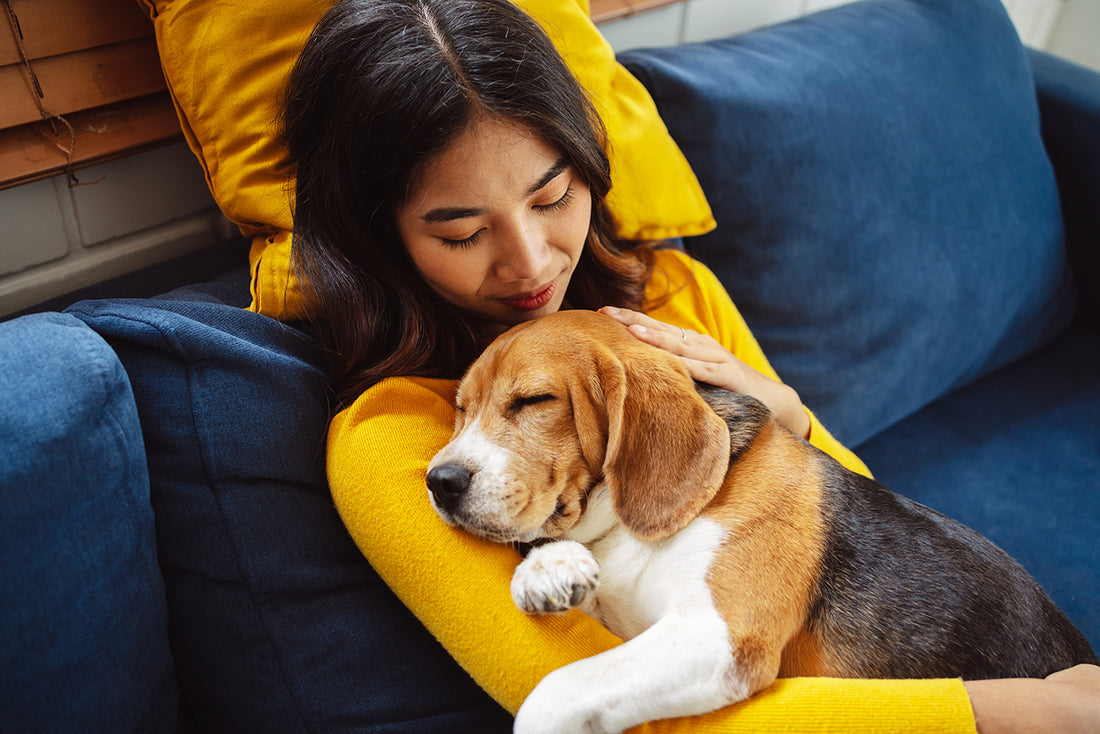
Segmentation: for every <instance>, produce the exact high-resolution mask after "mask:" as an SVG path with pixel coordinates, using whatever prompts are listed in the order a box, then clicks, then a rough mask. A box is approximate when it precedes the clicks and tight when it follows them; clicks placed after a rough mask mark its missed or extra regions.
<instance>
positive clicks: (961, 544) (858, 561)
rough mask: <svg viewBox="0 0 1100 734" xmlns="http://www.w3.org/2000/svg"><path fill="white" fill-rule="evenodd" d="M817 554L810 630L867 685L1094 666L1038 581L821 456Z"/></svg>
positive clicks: (965, 531)
mask: <svg viewBox="0 0 1100 734" xmlns="http://www.w3.org/2000/svg"><path fill="white" fill-rule="evenodd" d="M821 460H822V463H823V466H822V470H823V473H824V474H825V476H826V482H825V484H826V487H825V492H824V495H823V504H824V506H823V508H822V511H823V514H824V518H825V522H826V536H827V545H826V552H825V558H824V564H823V568H822V570H821V575H820V578H819V583H818V587H817V591H816V597H815V599H814V602H813V605H812V608H811V620H810V628H811V631H812V632H814V633H816V634H817V635H819V636H820V637H821V638H822V639H823V640H825V641H826V646H827V647H829V648H832V649H834V650H839V651H841V655H842V657H843V658H844V659H845V660H846V661H847V662H849V663H850V664H853V665H857V666H858V667H857V668H856V669H855V670H853V671H852V672H853V674H855V675H858V676H860V677H876V678H910V677H917V678H931V677H959V676H961V677H962V678H965V679H967V680H974V679H980V678H1008V677H1037V678H1042V677H1045V676H1047V675H1049V674H1050V673H1053V672H1055V671H1058V670H1063V669H1065V668H1068V667H1071V666H1073V665H1075V664H1077V663H1096V662H1097V658H1096V654H1095V653H1094V652H1093V651H1092V648H1091V647H1090V646H1089V644H1088V642H1087V641H1086V640H1085V638H1084V636H1083V635H1082V634H1081V633H1080V632H1079V631H1078V630H1077V628H1075V627H1074V626H1073V624H1072V623H1071V622H1070V621H1069V620H1068V619H1067V618H1066V616H1065V615H1064V614H1063V613H1062V612H1061V610H1059V609H1058V607H1057V606H1055V604H1054V602H1052V601H1051V600H1050V598H1049V597H1048V596H1047V595H1046V594H1045V593H1044V592H1043V590H1042V588H1040V586H1039V584H1038V583H1037V582H1036V581H1035V580H1034V579H1033V578H1031V576H1030V575H1029V574H1028V573H1027V572H1026V571H1025V570H1024V569H1023V568H1022V567H1021V566H1020V565H1019V564H1018V563H1016V561H1014V560H1013V559H1012V558H1010V557H1009V556H1008V554H1006V553H1005V552H1004V551H1003V550H1001V549H1000V548H998V547H997V546H995V545H994V544H993V543H992V542H990V541H989V540H987V539H986V538H984V537H982V536H981V535H979V534H978V533H976V532H975V531H973V530H971V529H970V528H967V527H965V526H964V525H962V524H960V523H957V522H955V521H954V520H951V519H950V518H947V517H944V516H943V515H941V514H939V513H937V512H935V511H933V510H930V509H929V508H927V507H924V506H923V505H920V504H917V503H916V502H912V501H911V500H908V499H906V498H904V497H900V496H899V495H896V494H894V493H893V492H890V491H888V490H886V489H885V488H883V487H882V486H880V485H879V484H877V483H876V482H874V481H872V480H870V479H867V478H866V477H863V476H861V475H859V474H855V473H854V472H850V471H848V470H847V469H845V468H844V467H842V466H841V465H840V464H838V463H836V462H835V461H833V460H832V459H830V458H829V457H827V456H825V455H824V454H822V457H821Z"/></svg>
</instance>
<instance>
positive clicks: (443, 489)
mask: <svg viewBox="0 0 1100 734" xmlns="http://www.w3.org/2000/svg"><path fill="white" fill-rule="evenodd" d="M472 477H473V475H472V474H471V473H470V470H469V469H466V468H465V467H462V466H459V465H458V464H441V465H440V466H437V467H434V468H433V469H432V470H431V471H429V472H428V478H427V479H428V489H429V490H431V493H432V496H433V497H435V501H436V504H437V505H439V506H440V507H441V508H443V510H445V511H446V512H447V513H448V514H450V515H454V514H455V512H456V511H457V509H458V504H459V503H460V502H461V501H462V496H463V495H464V494H465V493H466V490H468V489H469V488H470V480H471V478H472Z"/></svg>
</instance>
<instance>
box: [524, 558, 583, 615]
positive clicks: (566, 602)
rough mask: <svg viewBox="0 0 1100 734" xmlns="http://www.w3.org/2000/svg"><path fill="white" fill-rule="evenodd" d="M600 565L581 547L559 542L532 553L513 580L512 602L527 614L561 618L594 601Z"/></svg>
mask: <svg viewBox="0 0 1100 734" xmlns="http://www.w3.org/2000/svg"><path fill="white" fill-rule="evenodd" d="M599 585H600V565H599V563H597V562H596V559H595V558H593V557H592V554H591V553H589V552H588V549H587V548H585V547H584V546H583V545H581V544H580V543H575V542H573V541H568V540H566V541H558V542H554V543H549V544H547V545H544V546H540V547H538V548H535V549H534V550H532V551H531V552H530V553H529V554H528V555H527V558H525V559H524V560H523V562H522V563H520V564H519V566H518V567H516V572H515V574H513V576H512V599H513V601H515V603H516V606H517V607H519V608H520V609H522V610H523V611H525V612H527V613H528V614H558V613H561V612H567V611H569V610H570V609H573V608H575V607H579V606H581V605H582V604H584V603H585V602H586V601H587V600H589V599H591V598H593V597H594V596H595V594H596V589H598V588H599Z"/></svg>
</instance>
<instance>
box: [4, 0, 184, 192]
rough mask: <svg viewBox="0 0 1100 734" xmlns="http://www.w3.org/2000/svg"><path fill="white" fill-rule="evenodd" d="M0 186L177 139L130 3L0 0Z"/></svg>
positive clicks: (149, 40)
mask: <svg viewBox="0 0 1100 734" xmlns="http://www.w3.org/2000/svg"><path fill="white" fill-rule="evenodd" d="M0 100H3V102H2V104H0V188H7V187H10V186H16V185H19V184H22V183H27V182H30V181H35V180H38V179H42V178H46V177H48V176H53V175H56V174H58V173H61V172H64V171H66V170H68V171H70V172H71V171H75V170H77V169H79V168H81V167H84V166H89V165H93V164H96V163H102V162H104V161H107V160H110V159H113V158H118V157H120V156H124V155H128V154H130V153H134V152H137V151H140V150H144V149H147V148H151V147H155V146H157V145H163V144H165V143H168V142H171V141H173V140H176V139H179V138H180V137H181V135H182V134H181V132H180V127H179V122H178V120H177V119H176V115H175V112H174V110H173V109H172V103H171V100H170V99H169V97H168V93H167V91H166V87H165V83H164V76H163V74H162V73H161V71H160V62H159V60H158V57H157V48H156V41H155V39H154V37H153V25H152V23H150V22H149V19H148V18H147V17H146V16H145V15H144V14H143V12H142V11H141V9H140V8H139V7H138V5H137V3H136V2H134V0H0Z"/></svg>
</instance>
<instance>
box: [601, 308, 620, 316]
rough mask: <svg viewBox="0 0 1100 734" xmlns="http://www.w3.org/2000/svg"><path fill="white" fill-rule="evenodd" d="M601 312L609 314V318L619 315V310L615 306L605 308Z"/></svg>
mask: <svg viewBox="0 0 1100 734" xmlns="http://www.w3.org/2000/svg"><path fill="white" fill-rule="evenodd" d="M600 310H601V311H603V312H604V313H605V314H608V315H609V316H614V315H615V314H617V313H619V309H617V308H615V307H614V306H604V307H603V308H601V309H600Z"/></svg>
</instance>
